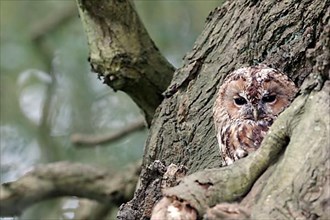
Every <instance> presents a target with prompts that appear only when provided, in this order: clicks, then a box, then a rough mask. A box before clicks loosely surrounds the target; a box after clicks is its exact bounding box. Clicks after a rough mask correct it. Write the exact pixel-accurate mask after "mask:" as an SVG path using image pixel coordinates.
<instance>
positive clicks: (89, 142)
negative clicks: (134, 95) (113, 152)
mask: <svg viewBox="0 0 330 220" xmlns="http://www.w3.org/2000/svg"><path fill="white" fill-rule="evenodd" d="M144 128H145V123H144V121H143V120H139V121H136V122H133V123H131V124H130V125H128V126H126V127H124V128H123V129H121V130H119V131H117V132H115V133H111V134H104V135H88V134H73V135H71V142H72V143H73V144H75V145H76V146H77V147H91V146H95V145H99V144H104V143H109V142H111V141H115V140H118V139H119V138H122V137H124V136H125V135H127V134H129V133H131V132H134V131H138V130H141V129H144Z"/></svg>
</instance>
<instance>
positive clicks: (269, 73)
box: [213, 65, 297, 165]
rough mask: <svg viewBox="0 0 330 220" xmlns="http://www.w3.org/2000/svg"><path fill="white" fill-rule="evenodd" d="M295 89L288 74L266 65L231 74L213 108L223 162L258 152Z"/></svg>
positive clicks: (228, 162) (230, 161)
mask: <svg viewBox="0 0 330 220" xmlns="http://www.w3.org/2000/svg"><path fill="white" fill-rule="evenodd" d="M296 92H297V88H296V86H295V84H294V83H293V82H292V81H291V80H290V79H289V78H288V77H287V76H285V75H284V74H282V73H281V72H280V71H278V70H275V69H272V68H269V67H267V66H265V65H259V66H255V67H246V68H241V69H238V70H235V71H234V72H232V73H230V74H229V75H228V76H227V78H226V79H225V81H224V83H223V84H222V86H221V87H220V89H219V92H218V95H217V97H216V100H215V103H214V107H213V117H214V123H215V129H216V135H217V139H218V143H219V147H220V153H221V157H222V159H223V165H229V164H232V163H233V162H234V161H235V160H238V159H240V158H242V157H245V156H247V155H248V154H249V153H250V152H252V151H255V150H256V149H257V148H258V147H259V146H260V144H261V141H262V140H263V138H264V137H265V135H266V133H267V131H268V129H269V127H270V126H271V125H272V123H273V121H274V120H275V119H276V117H277V116H278V115H279V114H280V113H281V112H282V111H283V110H284V109H285V108H286V107H287V106H288V105H289V104H290V103H291V101H292V99H293V98H294V96H295V94H296Z"/></svg>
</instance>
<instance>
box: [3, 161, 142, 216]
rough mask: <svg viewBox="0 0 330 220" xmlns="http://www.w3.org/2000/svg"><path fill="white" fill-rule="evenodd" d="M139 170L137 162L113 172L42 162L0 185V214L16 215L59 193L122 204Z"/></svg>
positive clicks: (63, 163) (127, 197) (86, 166)
mask: <svg viewBox="0 0 330 220" xmlns="http://www.w3.org/2000/svg"><path fill="white" fill-rule="evenodd" d="M139 171H140V164H139V165H135V166H133V167H130V168H129V169H128V170H126V171H124V172H121V173H120V174H115V175H113V174H110V173H109V172H107V171H104V170H102V169H99V168H95V167H92V166H88V165H83V164H79V163H69V162H58V163H53V164H48V165H43V166H40V167H37V168H36V169H35V170H33V171H31V172H29V173H27V174H26V175H24V176H23V177H21V178H20V179H18V180H17V181H14V182H10V183H4V184H2V185H1V187H0V216H14V215H19V214H20V213H21V212H22V211H23V210H24V209H25V208H27V207H28V206H30V205H33V204H35V203H37V202H40V201H43V200H46V199H50V198H55V197H60V196H77V197H81V198H88V199H93V200H97V201H100V202H102V203H105V204H110V203H115V204H121V203H122V202H124V201H127V200H128V199H129V198H130V197H131V196H132V195H133V192H134V189H135V185H136V183H137V180H138V173H139Z"/></svg>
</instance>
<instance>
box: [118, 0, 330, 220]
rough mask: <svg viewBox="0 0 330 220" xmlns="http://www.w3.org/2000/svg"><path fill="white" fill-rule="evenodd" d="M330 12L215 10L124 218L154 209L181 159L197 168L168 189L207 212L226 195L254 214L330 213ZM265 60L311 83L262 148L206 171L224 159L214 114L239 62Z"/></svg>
mask: <svg viewBox="0 0 330 220" xmlns="http://www.w3.org/2000/svg"><path fill="white" fill-rule="evenodd" d="M329 13H330V1H329V0H315V1H310V0H302V1H294V0H288V1H269V0H263V1H249V0H237V1H228V2H227V3H226V4H225V5H223V6H222V7H219V8H217V9H215V10H214V11H213V12H212V13H211V14H210V15H209V17H208V19H207V22H206V26H205V29H204V31H203V33H202V34H201V36H200V37H199V38H198V40H197V41H196V43H195V45H194V47H193V50H192V52H190V53H188V54H187V55H186V57H185V62H184V65H183V67H182V68H180V69H178V70H177V71H176V72H175V74H174V78H173V80H172V83H171V85H170V86H169V88H168V89H167V91H166V92H165V99H164V100H163V102H162V104H161V105H160V106H159V107H158V109H157V111H156V114H155V116H154V120H153V124H152V126H151V129H150V133H149V137H148V140H147V143H146V147H145V153H144V161H143V168H142V169H143V171H142V174H141V176H140V177H141V185H140V187H139V189H137V191H136V193H135V197H134V199H133V200H132V201H130V202H129V203H127V204H125V205H123V206H122V207H121V211H120V212H119V215H118V217H119V218H121V219H126V218H129V217H133V216H134V218H141V219H143V218H146V217H147V218H148V217H150V214H151V209H152V207H153V205H154V203H155V202H156V201H157V200H158V199H159V198H160V197H161V193H160V188H161V184H162V181H164V178H163V179H162V175H163V174H164V173H165V172H166V166H168V165H170V164H171V163H174V164H176V165H184V166H186V167H187V168H188V174H192V175H190V176H188V177H186V178H184V179H183V180H182V181H181V183H180V184H179V185H178V186H176V187H174V188H169V189H164V190H163V193H164V195H165V196H167V197H168V198H169V199H173V198H176V199H177V200H178V201H181V202H182V201H185V202H188V204H189V205H190V206H191V207H192V208H193V209H195V210H197V214H198V215H199V216H200V217H201V216H203V214H205V212H206V209H207V208H208V207H212V206H214V205H216V204H217V203H222V202H236V203H240V205H239V206H240V207H243V209H244V207H245V208H248V210H252V211H251V213H248V216H251V217H252V218H253V219H255V218H256V219H264V218H270V217H271V218H274V219H283V218H303V219H314V218H317V217H321V218H323V219H325V218H330V216H329V212H328V210H329V204H328V203H329V199H330V192H329V187H328V185H329V175H330V167H329V166H330V165H329V153H328V150H329V132H330V128H329V124H330V120H329V88H330V85H329V81H328V80H329V60H330V55H329V48H330V46H329V44H330V43H329V41H330V36H329V35H330V25H329V16H330V15H329ZM258 63H264V64H267V65H269V66H271V67H274V68H276V69H279V70H281V71H283V72H284V73H286V74H287V75H288V76H289V77H290V78H291V79H292V80H293V81H294V82H295V83H296V85H297V86H299V87H300V88H301V90H300V93H299V95H298V97H297V98H296V100H295V101H294V103H293V104H292V105H291V107H289V109H287V110H286V111H285V113H283V114H282V115H281V116H280V117H279V119H278V122H276V123H275V124H274V125H273V126H272V127H273V128H272V129H271V131H272V134H271V135H268V137H267V138H266V139H265V141H264V142H263V143H262V146H261V148H260V150H258V151H257V152H256V153H255V154H252V155H251V156H249V157H247V158H245V159H242V160H240V161H238V162H237V163H235V164H234V165H233V166H230V167H225V168H221V169H219V168H218V169H211V170H206V171H201V170H204V169H207V168H216V167H219V166H220V163H221V159H220V157H219V150H218V146H217V143H216V138H215V132H214V125H213V119H212V107H213V102H214V99H215V94H216V92H217V89H218V88H219V86H220V85H221V83H222V81H223V79H224V78H225V76H226V75H227V74H228V73H230V72H231V71H233V70H234V69H237V68H240V67H243V66H250V65H254V64H258ZM288 140H290V141H288ZM285 147H286V149H285V150H284V149H283V148H285ZM155 160H159V161H161V162H162V164H163V166H164V167H165V168H164V167H161V168H160V167H159V164H158V163H159V162H157V164H156V165H155V164H154V163H153V162H154V161H155ZM196 171H200V172H197V173H195V172H196ZM150 173H153V174H157V175H151V174H150ZM253 184H254V185H253ZM252 186H253V187H252ZM251 187H252V189H251ZM156 192H158V193H156ZM249 192H250V193H249ZM248 193H249V194H248ZM244 196H246V197H245V198H244ZM215 212H217V211H216V210H215ZM213 214H214V213H213ZM207 215H208V217H209V218H211V217H210V216H212V213H211V212H210V213H208V214H207ZM215 216H216V215H215ZM219 216H220V215H218V217H219Z"/></svg>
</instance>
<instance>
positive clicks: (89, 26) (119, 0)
mask: <svg viewBox="0 0 330 220" xmlns="http://www.w3.org/2000/svg"><path fill="white" fill-rule="evenodd" d="M77 4H78V9H79V14H80V18H81V21H82V23H83V27H84V29H85V32H86V34H87V39H88V44H89V49H90V53H89V62H90V64H91V67H92V69H93V71H95V72H97V73H98V74H99V76H100V77H103V79H104V83H106V84H107V85H109V86H110V87H111V88H113V89H114V90H115V91H116V90H121V91H123V92H125V93H127V94H128V95H129V96H130V97H131V98H132V99H133V101H134V102H135V103H136V104H137V105H138V106H139V107H140V109H141V110H142V111H143V113H144V114H145V118H146V121H147V123H148V125H150V123H151V120H152V118H153V115H154V113H155V110H156V108H157V107H158V105H159V104H160V103H161V101H162V100H163V96H162V93H163V92H164V91H165V89H166V88H167V86H168V85H169V84H170V81H171V79H172V76H173V72H174V70H175V68H174V67H173V66H172V65H171V64H170V63H169V62H168V61H167V60H166V58H165V57H163V55H162V54H161V53H160V52H159V50H158V48H157V47H156V46H155V44H154V42H153V41H152V40H151V38H150V37H149V35H148V33H147V31H146V29H145V27H144V26H143V24H142V23H141V21H140V19H139V17H138V15H137V13H136V11H135V9H134V7H133V6H132V3H131V2H130V1H129V0H98V1H86V0H77Z"/></svg>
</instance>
